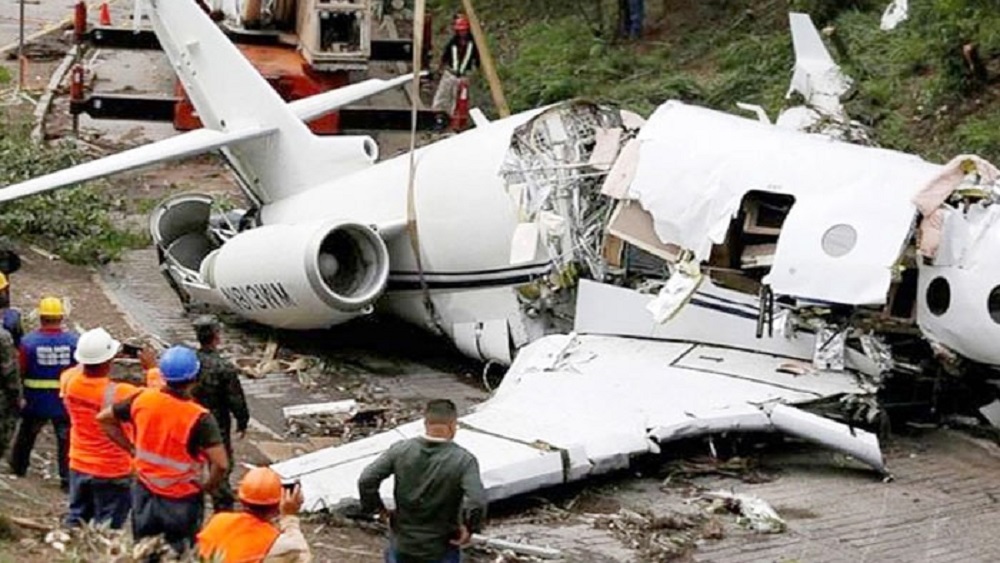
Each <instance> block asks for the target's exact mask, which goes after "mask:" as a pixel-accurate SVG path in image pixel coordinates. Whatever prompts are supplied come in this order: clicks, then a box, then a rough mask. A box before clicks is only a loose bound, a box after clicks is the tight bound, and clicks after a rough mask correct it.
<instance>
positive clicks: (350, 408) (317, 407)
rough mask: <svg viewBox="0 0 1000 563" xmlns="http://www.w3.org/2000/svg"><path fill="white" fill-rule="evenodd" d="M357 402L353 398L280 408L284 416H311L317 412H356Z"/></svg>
mask: <svg viewBox="0 0 1000 563" xmlns="http://www.w3.org/2000/svg"><path fill="white" fill-rule="evenodd" d="M357 409H358V402H357V401H355V400H354V399H347V400H344V401H332V402H328V403H310V404H306V405H290V406H287V407H284V408H283V409H282V414H284V416H285V418H292V417H296V416H312V415H317V414H351V416H353V415H354V413H356V412H357Z"/></svg>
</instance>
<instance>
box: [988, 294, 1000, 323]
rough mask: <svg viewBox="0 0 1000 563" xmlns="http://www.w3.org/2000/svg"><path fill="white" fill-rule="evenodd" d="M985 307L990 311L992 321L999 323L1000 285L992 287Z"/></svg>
mask: <svg viewBox="0 0 1000 563" xmlns="http://www.w3.org/2000/svg"><path fill="white" fill-rule="evenodd" d="M986 308H987V309H988V310H989V312H990V318H991V319H993V322H995V323H997V324H1000V285H998V286H996V287H994V288H993V291H991V292H990V296H989V298H988V299H987V300H986Z"/></svg>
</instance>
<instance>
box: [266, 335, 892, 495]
mask: <svg viewBox="0 0 1000 563" xmlns="http://www.w3.org/2000/svg"><path fill="white" fill-rule="evenodd" d="M716 351H717V350H716V349H710V348H706V347H703V346H700V345H697V344H691V343H681V342H662V341H647V340H638V339H632V338H621V337H607V336H591V335H575V334H574V335H552V336H548V337H545V338H542V339H540V340H537V341H536V342H534V343H532V344H530V345H529V346H527V347H525V348H524V349H523V350H522V351H521V353H520V354H519V355H518V358H517V359H516V360H515V362H514V364H513V366H512V367H511V369H510V371H509V372H508V373H507V375H506V377H505V378H504V380H503V382H502V383H501V385H500V387H499V388H498V389H497V390H496V392H495V394H494V396H493V397H492V398H490V399H489V400H488V401H486V402H485V403H482V404H481V405H479V406H477V407H476V408H474V410H473V411H472V412H471V413H470V414H468V415H466V416H463V417H462V418H461V419H460V428H461V430H460V431H459V433H458V436H457V437H456V441H457V442H458V443H459V444H461V445H463V446H464V447H466V448H467V449H469V450H470V451H471V452H473V453H474V454H475V455H476V456H477V457H478V459H479V463H480V470H481V473H482V477H483V482H484V485H485V487H486V490H487V494H488V496H489V498H490V500H494V501H495V500H499V499H503V498H508V497H512V496H515V495H518V494H521V493H526V492H529V491H533V490H537V489H541V488H545V487H549V486H553V485H559V484H563V483H567V482H571V481H578V480H581V479H585V478H587V477H591V476H594V475H598V474H602V473H607V472H611V471H615V470H619V469H624V468H627V467H628V466H629V465H630V462H631V460H632V458H633V457H635V456H640V455H645V454H650V453H654V454H655V453H659V452H660V451H661V448H662V447H663V445H664V444H666V443H668V442H670V441H671V440H677V439H681V438H689V437H698V436H704V435H708V434H713V433H719V432H746V431H751V432H758V431H768V432H774V431H781V432H792V433H793V434H795V435H797V436H800V437H805V438H807V439H809V440H812V441H816V442H819V443H821V444H824V445H827V446H830V447H834V448H837V449H840V450H841V451H844V452H845V453H848V454H849V455H852V456H854V457H855V458H857V459H859V460H861V461H863V462H865V463H867V464H869V465H871V466H872V467H873V468H874V469H875V470H877V471H878V472H880V473H881V472H884V471H885V466H884V463H883V460H882V457H881V453H880V452H879V447H878V439H877V438H876V437H875V436H874V435H873V434H871V433H869V432H866V431H864V430H860V429H849V428H848V427H847V426H846V425H841V424H839V423H836V422H833V421H831V420H826V419H822V418H820V417H816V416H815V415H810V414H809V413H806V412H804V411H801V410H799V409H797V408H795V407H794V405H796V404H805V403H809V402H812V401H815V400H817V399H820V398H828V397H835V396H839V395H843V394H845V393H858V394H865V393H867V390H866V388H865V387H864V386H863V385H861V384H859V383H858V382H857V381H856V380H855V379H854V378H853V377H852V376H849V375H845V374H829V373H827V374H822V375H820V376H816V377H801V376H799V377H795V376H791V375H788V374H782V373H778V372H777V371H776V368H777V367H778V366H779V365H780V364H781V363H783V362H784V361H787V360H786V359H784V358H779V357H773V356H767V355H764V354H757V355H753V356H751V357H749V358H744V359H743V361H736V362H734V365H733V368H735V367H736V364H737V363H742V364H743V367H744V368H747V369H744V370H741V371H735V372H732V371H731V372H729V373H726V372H725V371H724V370H713V369H710V368H711V367H712V366H713V365H714V364H715V363H716V362H714V361H713V360H712V358H711V354H712V353H715V352H716ZM706 358H707V359H706ZM748 360H749V361H748ZM754 362H756V363H754ZM751 368H752V369H751ZM748 372H749V375H748ZM421 433H422V423H421V422H420V421H414V422H411V423H408V424H404V425H402V426H399V427H396V428H394V429H392V430H389V431H387V432H384V433H381V434H377V435H374V436H371V437H368V438H365V439H362V440H358V441H355V442H352V443H349V444H344V445H341V446H337V447H333V448H328V449H324V450H320V451H317V452H314V453H311V454H307V455H304V456H302V457H299V458H295V459H291V460H288V461H285V462H283V463H279V464H276V465H274V466H273V468H274V469H275V471H277V472H278V473H279V474H281V475H282V477H284V478H286V479H297V480H300V481H301V483H302V488H303V493H304V494H305V497H306V504H305V509H306V510H309V511H316V510H321V509H323V508H331V507H337V506H344V505H349V504H352V503H353V502H356V498H357V479H358V477H359V475H360V473H361V471H362V470H363V469H364V467H365V466H366V465H368V464H369V463H371V461H373V460H374V458H375V457H376V456H377V455H379V454H380V453H381V452H383V451H385V450H386V449H387V448H388V447H389V446H391V445H392V444H393V443H395V442H397V441H399V440H402V439H406V438H410V437H414V436H419V435H420V434H421ZM390 481H391V480H390ZM390 481H386V482H385V483H384V484H383V488H382V490H381V492H382V496H383V497H384V498H385V500H386V502H388V503H391V502H392V499H391V491H392V484H391V482H390Z"/></svg>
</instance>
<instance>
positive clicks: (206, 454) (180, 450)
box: [97, 346, 229, 554]
mask: <svg viewBox="0 0 1000 563" xmlns="http://www.w3.org/2000/svg"><path fill="white" fill-rule="evenodd" d="M200 368H201V366H200V365H199V362H198V356H197V355H196V354H195V352H194V350H192V349H190V348H186V347H184V346H174V347H172V348H170V349H168V350H167V351H166V352H164V353H163V355H162V356H160V372H161V373H162V374H163V380H164V381H165V382H166V386H165V387H163V388H162V389H144V390H142V391H141V392H139V393H138V394H137V395H134V396H132V397H130V398H128V399H125V400H124V401H120V402H117V403H115V404H114V405H113V406H112V407H110V408H106V409H104V410H102V411H101V412H100V414H98V415H97V420H98V421H99V422H100V423H101V426H102V427H103V428H104V431H105V432H106V433H107V434H108V437H109V438H111V440H112V441H114V442H115V443H116V444H118V445H119V446H121V447H122V448H123V449H126V450H128V451H129V452H130V453H131V454H132V457H133V458H134V460H135V472H136V481H135V483H133V485H132V537H133V538H134V539H136V540H139V539H142V538H146V537H151V536H158V535H160V534H162V535H163V536H164V539H165V540H166V541H167V543H168V544H169V545H170V547H172V548H173V549H174V550H175V551H176V552H177V553H179V554H183V553H185V552H186V551H187V550H188V549H189V548H191V547H192V546H193V545H194V541H195V535H196V534H197V533H198V530H199V529H200V528H201V524H202V519H203V518H204V510H205V504H204V502H205V501H204V496H205V493H206V492H212V491H214V490H215V489H216V488H217V487H218V486H219V483H221V482H222V479H223V478H224V477H225V475H226V470H227V469H228V468H229V458H228V457H227V456H226V449H225V447H224V446H223V444H222V434H221V432H220V431H219V424H218V423H217V422H216V421H215V418H214V417H213V416H212V414H211V413H209V412H208V411H207V410H206V409H205V408H204V407H202V406H201V405H199V404H198V403H196V402H195V401H194V400H193V399H192V398H191V388H192V387H194V385H195V383H196V381H197V377H198V370H199V369H200ZM129 422H131V423H132V424H133V425H134V426H135V445H134V446H133V445H132V444H131V443H129V441H128V439H126V437H125V434H124V433H123V431H122V427H121V425H122V424H124V423H129ZM206 464H207V465H208V469H209V471H208V473H209V474H208V478H207V479H205V478H204V476H203V472H204V469H205V465H206Z"/></svg>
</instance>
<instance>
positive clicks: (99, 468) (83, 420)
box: [60, 366, 139, 479]
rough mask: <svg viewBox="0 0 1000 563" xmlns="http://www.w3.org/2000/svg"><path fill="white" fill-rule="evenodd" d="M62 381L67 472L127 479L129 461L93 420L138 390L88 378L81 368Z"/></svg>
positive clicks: (125, 385)
mask: <svg viewBox="0 0 1000 563" xmlns="http://www.w3.org/2000/svg"><path fill="white" fill-rule="evenodd" d="M67 372H73V373H69V374H67ZM63 378H65V386H64V387H63V390H64V392H63V402H64V403H65V405H66V411H67V412H68V413H69V418H70V430H69V432H70V433H69V466H70V469H73V470H75V471H79V472H81V473H86V474H87V475H93V476H94V477H100V478H102V479H117V478H120V477H126V476H128V475H129V474H130V473H131V472H132V458H131V457H130V456H129V454H128V452H127V451H125V450H123V449H121V448H120V447H118V445H117V444H115V443H114V442H112V441H111V440H110V439H109V438H108V437H107V435H106V434H105V433H104V431H103V430H102V429H101V425H100V424H99V423H98V422H97V419H96V418H97V413H98V412H100V411H101V410H103V409H105V408H107V407H110V406H111V405H112V404H114V403H116V402H118V401H122V400H124V399H127V398H128V397H131V396H132V395H134V394H135V393H137V392H139V388H138V387H136V386H134V385H129V384H128V383H116V382H114V381H111V379H109V378H107V377H87V376H86V375H84V374H83V368H82V367H80V366H74V367H72V368H70V369H68V370H66V371H64V372H63V374H62V375H61V376H60V383H62V382H63ZM126 433H127V432H126Z"/></svg>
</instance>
